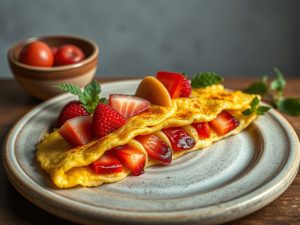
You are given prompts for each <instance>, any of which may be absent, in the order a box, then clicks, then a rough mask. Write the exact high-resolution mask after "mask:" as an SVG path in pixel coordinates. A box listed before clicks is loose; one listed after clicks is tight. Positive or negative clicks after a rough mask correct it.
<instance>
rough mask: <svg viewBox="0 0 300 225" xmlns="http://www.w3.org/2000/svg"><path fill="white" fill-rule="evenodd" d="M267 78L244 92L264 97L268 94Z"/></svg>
mask: <svg viewBox="0 0 300 225" xmlns="http://www.w3.org/2000/svg"><path fill="white" fill-rule="evenodd" d="M267 79H268V77H267V76H264V77H263V79H262V80H261V81H260V82H257V83H253V84H251V85H250V86H249V87H247V88H246V89H245V90H244V91H245V92H246V93H248V94H258V95H264V94H266V93H267V92H268V84H267Z"/></svg>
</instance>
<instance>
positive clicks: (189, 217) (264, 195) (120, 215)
mask: <svg viewBox="0 0 300 225" xmlns="http://www.w3.org/2000/svg"><path fill="white" fill-rule="evenodd" d="M139 81H140V79H132V80H121V81H111V82H105V83H102V84H101V85H102V87H103V86H109V85H114V84H117V83H122V84H124V85H126V83H127V84H132V83H135V82H139ZM69 96H71V94H61V95H59V96H56V97H54V98H51V99H49V100H47V101H45V102H43V103H41V104H39V105H37V106H35V107H34V108H33V109H31V110H30V111H29V112H28V113H26V114H25V115H24V116H23V117H21V118H20V119H19V120H18V121H17V122H16V123H15V125H14V126H13V127H12V128H11V129H10V131H9V132H8V134H7V136H6V139H5V141H4V145H3V151H2V157H3V165H4V168H5V171H6V173H7V175H8V178H9V180H10V182H11V183H12V184H13V186H14V187H15V188H16V189H17V191H18V192H20V193H21V194H22V195H23V196H24V197H25V198H26V199H28V200H29V201H30V202H32V203H34V204H35V205H37V206H38V207H40V208H42V209H44V210H46V211H48V212H50V213H53V214H55V215H57V216H60V217H62V218H65V219H67V220H71V221H75V222H78V221H80V222H84V223H86V222H87V220H86V219H87V218H86V217H82V215H86V216H88V217H91V218H93V217H95V216H96V215H94V214H95V212H91V211H93V209H94V208H97V209H99V207H94V206H88V205H85V209H87V210H84V209H82V208H81V207H80V203H78V202H77V204H79V205H77V204H75V206H73V207H70V204H67V203H66V202H69V203H74V202H75V203H76V201H73V200H70V199H64V198H63V197H61V199H59V203H60V204H63V205H65V206H67V207H68V208H69V210H65V211H64V210H57V209H56V207H54V205H52V204H53V203H52V204H51V202H50V203H49V202H48V201H46V200H50V199H51V197H49V196H47V194H49V193H48V192H50V191H48V190H46V194H45V193H43V191H45V190H44V189H42V190H41V191H40V190H33V188H32V186H31V185H30V184H28V183H26V181H23V180H22V179H21V178H20V177H18V173H17V169H14V168H13V167H12V165H10V161H11V159H10V157H9V156H10V154H9V152H10V151H13V150H14V149H13V148H12V147H13V146H14V144H15V142H14V141H15V140H16V138H15V137H16V136H17V134H18V133H19V132H20V131H21V130H22V128H23V127H24V126H25V125H26V122H28V121H29V120H30V118H32V117H33V116H34V115H35V114H37V113H38V112H39V111H42V110H44V109H45V108H46V107H47V106H48V105H52V104H55V103H56V102H58V101H60V100H63V99H65V98H68V97H69ZM268 113H270V114H271V115H272V116H273V118H275V119H276V120H277V122H279V123H280V124H281V126H282V127H283V128H282V129H284V131H285V132H286V134H287V137H288V140H289V142H290V143H291V144H292V145H291V148H290V154H289V157H288V160H287V162H286V163H285V164H284V166H283V167H282V169H281V170H280V172H279V173H278V174H277V175H276V176H275V177H272V179H271V180H270V181H268V182H267V183H265V184H263V185H262V186H260V187H259V188H258V189H255V190H254V191H252V192H250V193H248V194H246V195H242V196H240V197H237V198H235V199H233V200H229V201H226V202H224V203H221V204H218V208H219V209H217V210H218V213H216V212H214V213H210V211H211V210H214V211H216V205H213V206H208V207H203V208H197V209H188V210H175V211H172V212H168V213H167V214H168V216H167V217H164V218H162V214H163V213H161V212H159V211H158V212H156V211H153V212H142V213H141V212H138V213H137V212H130V211H123V212H122V211H118V210H114V212H113V213H112V212H111V211H112V210H111V209H110V210H107V209H104V208H101V209H102V212H101V213H99V211H97V215H98V217H99V216H100V217H101V218H103V219H104V220H107V221H110V222H112V221H119V222H120V221H124V222H125V221H126V222H137V223H143V222H145V221H148V222H149V221H151V222H157V223H174V222H176V223H179V222H181V223H183V222H192V221H194V222H195V221H197V220H199V219H201V218H202V217H203V212H205V213H206V214H207V216H208V217H209V218H210V219H209V220H207V224H215V223H219V222H227V221H231V220H234V219H237V218H240V217H242V216H245V215H248V214H250V213H252V212H254V211H256V210H258V209H260V208H262V207H264V206H266V205H268V204H269V203H271V202H272V201H274V200H275V199H276V198H278V197H279V196H280V195H281V194H282V193H283V192H284V191H285V190H286V189H287V188H288V187H289V186H290V184H291V183H292V182H293V180H294V178H295V177H296V175H297V171H298V168H299V161H300V147H299V140H298V136H297V134H296V132H295V130H294V128H293V127H292V126H291V124H290V123H289V122H288V121H287V119H285V118H284V117H283V116H282V115H281V114H280V113H279V112H277V111H276V110H274V109H272V110H270V111H269V112H268ZM292 155H293V157H291V156H292ZM287 165H289V166H287ZM286 167H287V168H286ZM284 170H287V171H285V173H283V172H284ZM279 176H280V179H279ZM18 178H19V179H18ZM278 179H279V181H278ZM20 181H21V183H22V185H21V186H20V184H19V183H20ZM31 183H34V182H33V181H31ZM24 185H25V186H24ZM24 187H26V188H24ZM40 188H42V187H40ZM33 192H34V193H35V194H36V195H38V196H39V197H42V198H44V199H42V198H32V196H31V194H33ZM258 193H259V195H258ZM253 195H255V196H256V197H253ZM57 196H59V195H58V194H57ZM251 196H252V197H251ZM262 199H264V201H263V202H261V200H262ZM43 200H44V201H43ZM56 201H58V200H57V199H56ZM45 203H46V204H45ZM258 203H259V204H258ZM56 204H57V203H56ZM81 204H82V203H81ZM82 205H83V204H82ZM248 205H251V206H252V208H251V210H249V209H248V210H247V211H246V210H244V211H243V212H241V211H240V210H237V209H238V208H240V207H247V206H248ZM253 205H254V206H253ZM70 208H71V209H70ZM73 210H75V211H77V212H78V210H79V211H80V210H81V214H79V216H77V215H76V214H75V216H74V215H73V214H72V213H74V211H73ZM89 210H91V211H90V212H89V213H88V212H87V211H89ZM66 211H67V213H66ZM165 214H166V213H165ZM201 215H202V216H201ZM224 216H225V217H224ZM213 217H214V219H213ZM133 219H134V221H133ZM89 222H92V220H90V221H89ZM96 222H97V223H98V222H99V221H96Z"/></svg>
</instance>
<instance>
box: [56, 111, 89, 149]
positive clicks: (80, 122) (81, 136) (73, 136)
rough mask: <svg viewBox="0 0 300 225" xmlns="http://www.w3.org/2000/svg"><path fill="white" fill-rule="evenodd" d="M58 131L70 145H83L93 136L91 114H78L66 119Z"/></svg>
mask: <svg viewBox="0 0 300 225" xmlns="http://www.w3.org/2000/svg"><path fill="white" fill-rule="evenodd" d="M58 133H59V134H60V135H61V136H62V137H63V138H64V139H65V140H66V141H67V142H68V143H69V144H70V145H72V146H74V147H75V146H80V145H85V144H87V143H88V142H89V141H91V140H92V139H93V138H94V134H93V129H92V117H91V116H79V117H75V118H72V119H69V120H67V121H66V122H65V123H64V124H63V125H62V126H61V127H60V128H59V129H58Z"/></svg>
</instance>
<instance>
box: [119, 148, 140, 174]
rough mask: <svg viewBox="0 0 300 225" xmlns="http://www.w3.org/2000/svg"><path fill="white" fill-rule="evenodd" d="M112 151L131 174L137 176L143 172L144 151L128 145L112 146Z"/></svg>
mask: <svg viewBox="0 0 300 225" xmlns="http://www.w3.org/2000/svg"><path fill="white" fill-rule="evenodd" d="M114 153H115V154H116V156H117V158H118V159H119V160H120V162H121V163H122V164H123V166H126V167H127V168H128V169H129V170H130V171H131V173H132V175H134V176H138V175H141V174H143V173H144V168H145V163H146V156H145V155H144V153H142V152H140V151H139V150H137V149H135V148H133V147H131V146H129V145H123V146H120V147H117V148H114Z"/></svg>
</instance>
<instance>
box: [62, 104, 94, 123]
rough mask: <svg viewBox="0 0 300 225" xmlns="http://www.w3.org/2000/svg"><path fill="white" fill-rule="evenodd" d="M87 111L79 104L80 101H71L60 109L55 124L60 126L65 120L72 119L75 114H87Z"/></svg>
mask: <svg viewBox="0 0 300 225" xmlns="http://www.w3.org/2000/svg"><path fill="white" fill-rule="evenodd" d="M88 115H89V113H88V112H87V111H86V109H85V108H84V107H83V106H82V105H81V103H80V101H71V102H69V103H68V104H66V105H65V106H64V107H63V109H62V110H61V112H60V114H59V116H58V119H57V123H56V126H57V127H61V126H62V125H63V124H64V123H65V122H66V121H67V120H69V119H72V118H74V117H77V116H88Z"/></svg>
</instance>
